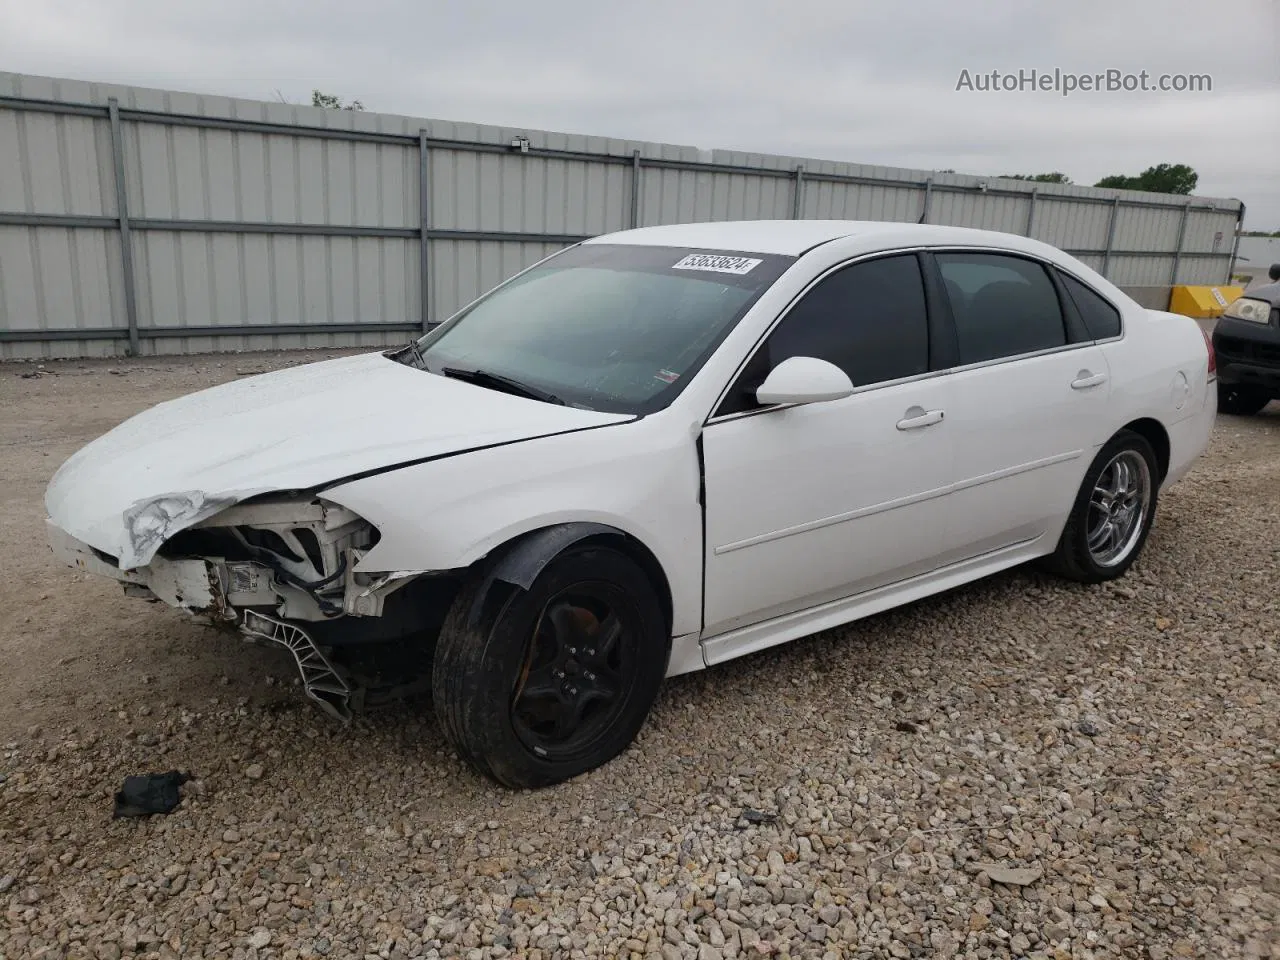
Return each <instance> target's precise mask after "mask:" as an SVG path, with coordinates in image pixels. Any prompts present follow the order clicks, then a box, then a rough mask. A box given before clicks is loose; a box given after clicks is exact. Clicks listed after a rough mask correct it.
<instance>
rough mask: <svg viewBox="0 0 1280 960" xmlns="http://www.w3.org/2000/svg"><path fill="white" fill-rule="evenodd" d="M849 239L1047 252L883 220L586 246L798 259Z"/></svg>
mask: <svg viewBox="0 0 1280 960" xmlns="http://www.w3.org/2000/svg"><path fill="white" fill-rule="evenodd" d="M845 237H857V238H859V239H861V240H865V241H866V243H867V249H874V248H875V247H876V246H877V245H881V244H883V246H885V247H893V246H901V245H904V244H905V245H912V244H921V245H926V244H948V243H954V244H957V245H962V246H972V245H994V246H1000V247H1006V248H1009V249H1014V250H1024V251H1026V252H1028V253H1032V252H1037V253H1038V252H1042V251H1043V249H1044V245H1043V244H1041V243H1039V242H1038V241H1035V240H1028V239H1027V238H1026V237H1020V236H1017V235H1016V234H1011V233H999V232H997V231H994V230H976V229H972V228H969V227H944V226H939V225H937V224H927V223H926V224H917V223H893V222H885V221H880V220H727V221H718V222H713V223H674V224H669V225H667V226H661V227H639V228H637V229H634V230H622V231H619V232H617V233H607V234H604V235H603V236H598V237H593V238H592V239H590V240H588V241H586V242H587V243H618V244H635V245H637V246H652V247H683V248H692V249H696V250H729V251H734V252H738V253H764V254H784V255H787V256H793V257H795V256H799V255H800V254H802V253H804V252H806V251H807V250H811V249H813V248H814V247H816V246H818V245H819V244H822V243H827V242H828V241H831V240H839V239H842V238H845Z"/></svg>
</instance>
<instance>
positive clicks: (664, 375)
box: [653, 261, 759, 383]
mask: <svg viewBox="0 0 1280 960" xmlns="http://www.w3.org/2000/svg"><path fill="white" fill-rule="evenodd" d="M758 262H759V261H757V263H758ZM653 379H655V380H661V381H662V382H663V383H675V382H676V381H677V380H679V379H680V374H678V373H676V372H675V371H674V370H659V371H658V372H657V373H655V374H654V375H653Z"/></svg>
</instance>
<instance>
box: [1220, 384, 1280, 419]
mask: <svg viewBox="0 0 1280 960" xmlns="http://www.w3.org/2000/svg"><path fill="white" fill-rule="evenodd" d="M1270 402H1271V394H1270V393H1268V392H1266V391H1265V390H1259V389H1258V388H1257V387H1248V386H1241V385H1239V384H1232V383H1223V382H1222V381H1218V411H1219V412H1220V413H1228V414H1231V415H1233V416H1237V417H1251V416H1253V415H1254V414H1255V413H1259V412H1261V410H1262V408H1263V407H1265V406H1266V405H1267V404H1268V403H1270Z"/></svg>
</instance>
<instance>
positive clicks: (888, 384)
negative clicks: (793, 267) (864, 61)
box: [702, 254, 953, 662]
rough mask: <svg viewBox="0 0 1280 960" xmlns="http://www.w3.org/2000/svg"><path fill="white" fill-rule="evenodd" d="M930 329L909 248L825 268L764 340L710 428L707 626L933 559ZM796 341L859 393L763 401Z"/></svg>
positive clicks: (876, 582)
mask: <svg viewBox="0 0 1280 960" xmlns="http://www.w3.org/2000/svg"><path fill="white" fill-rule="evenodd" d="M928 337H929V334H928V318H927V314H926V309H925V297H924V288H923V284H922V281H921V273H920V268H919V264H918V261H917V259H916V257H915V256H914V255H910V254H903V255H894V256H889V257H882V258H878V259H874V260H866V261H859V262H857V263H854V264H852V265H849V266H845V267H842V268H840V269H838V270H836V271H834V272H833V273H830V274H828V275H827V276H826V277H825V278H824V279H822V280H821V281H819V282H818V283H817V284H816V285H815V286H814V287H812V288H811V289H810V290H809V292H808V293H806V294H805V295H804V297H803V298H802V299H801V300H800V301H799V302H798V303H797V304H796V305H795V306H794V307H793V308H792V309H791V310H790V312H788V313H787V315H786V316H785V317H784V318H783V319H782V320H781V321H780V322H779V324H778V325H777V326H776V327H775V328H774V330H773V331H772V332H771V333H770V335H769V336H768V337H767V338H766V340H765V341H764V343H763V344H762V345H760V347H758V348H757V352H756V353H755V355H754V356H753V357H752V359H751V360H750V361H749V363H748V364H747V365H746V367H745V368H744V370H743V372H742V374H740V376H739V378H738V380H737V382H736V383H735V384H734V387H733V389H732V390H731V391H730V393H729V394H728V396H727V397H726V399H725V400H724V401H723V402H722V404H721V407H720V409H718V410H717V411H716V414H715V415H714V416H713V417H712V418H711V420H710V421H709V422H708V424H707V426H706V427H705V429H704V432H703V438H702V441H703V457H704V471H705V482H706V541H705V550H706V589H705V607H704V630H703V636H704V637H706V638H710V637H713V636H715V635H717V634H723V633H726V632H728V631H732V630H735V629H737V628H739V627H745V626H748V625H750V624H754V623H759V622H761V621H765V620H769V619H771V618H774V617H779V616H783V615H786V614H788V613H792V612H795V611H798V610H802V609H805V608H807V607H811V606H814V605H817V604H820V603H823V602H826V601H830V600H836V599H840V598H843V597H848V596H851V595H854V594H856V593H860V592H862V591H865V590H869V589H873V588H874V587H877V586H881V585H884V584H886V583H891V582H893V581H896V580H901V579H906V578H908V577H911V576H915V575H918V574H921V573H925V572H927V571H929V570H930V569H933V568H934V567H935V566H936V565H937V562H936V557H937V553H938V551H939V549H940V547H941V545H942V544H943V543H944V542H945V526H946V522H947V520H946V504H945V496H943V494H945V492H946V489H947V487H948V484H949V482H950V477H951V470H952V460H953V449H952V441H951V433H950V424H949V420H948V418H947V408H948V405H949V392H950V385H949V381H948V379H947V378H946V377H936V376H930V375H929V359H928V358H929V341H928ZM793 356H812V357H819V358H821V359H823V360H828V361H830V362H832V363H835V364H836V365H837V366H839V367H841V368H842V369H844V370H845V372H846V373H848V374H849V377H850V379H851V380H852V381H853V384H854V386H855V389H856V392H855V393H854V394H852V395H851V396H848V397H845V398H843V399H840V400H833V401H828V402H825V403H813V404H805V405H797V406H783V407H761V406H760V405H759V404H758V403H756V402H755V400H754V390H755V388H756V387H757V386H759V384H760V382H762V381H763V379H764V377H765V375H766V374H767V373H768V371H769V370H770V369H772V368H773V367H774V366H776V365H777V364H778V363H780V362H781V361H783V360H785V359H787V358H788V357H793ZM736 652H737V651H735V650H733V649H732V645H731V644H730V645H728V646H726V645H724V644H721V645H718V646H714V645H713V646H709V647H708V648H707V658H708V660H709V661H713V662H714V661H716V660H721V659H728V658H729V657H731V656H734V655H735V654H736Z"/></svg>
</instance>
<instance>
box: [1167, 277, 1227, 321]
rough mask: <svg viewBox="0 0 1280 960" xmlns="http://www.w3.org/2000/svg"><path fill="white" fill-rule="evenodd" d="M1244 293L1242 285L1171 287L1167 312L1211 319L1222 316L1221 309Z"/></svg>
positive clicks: (1224, 308) (1200, 318)
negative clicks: (1171, 291)
mask: <svg viewBox="0 0 1280 960" xmlns="http://www.w3.org/2000/svg"><path fill="white" fill-rule="evenodd" d="M1243 295H1244V287H1191V286H1187V285H1185V284H1183V285H1180V286H1176V287H1174V288H1173V293H1171V294H1170V295H1169V312H1170V313H1180V314H1182V315H1183V316H1186V317H1195V318H1196V319H1199V320H1203V319H1212V318H1214V317H1220V316H1222V311H1224V310H1226V309H1227V307H1229V306H1230V305H1231V301H1233V300H1238V299H1239V298H1240V297H1241V296H1243Z"/></svg>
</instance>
